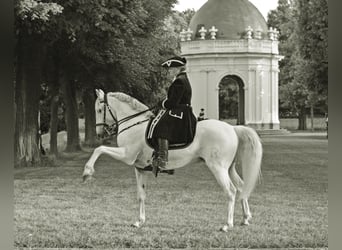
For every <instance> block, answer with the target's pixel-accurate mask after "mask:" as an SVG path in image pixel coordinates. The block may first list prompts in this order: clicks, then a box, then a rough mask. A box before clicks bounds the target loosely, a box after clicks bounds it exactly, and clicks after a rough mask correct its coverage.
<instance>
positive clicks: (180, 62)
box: [161, 56, 186, 68]
mask: <svg viewBox="0 0 342 250" xmlns="http://www.w3.org/2000/svg"><path fill="white" fill-rule="evenodd" d="M185 64H186V59H185V58H184V57H179V56H174V57H171V58H169V59H167V60H166V61H165V62H163V63H162V64H161V66H162V67H164V68H172V67H181V66H184V65H185Z"/></svg>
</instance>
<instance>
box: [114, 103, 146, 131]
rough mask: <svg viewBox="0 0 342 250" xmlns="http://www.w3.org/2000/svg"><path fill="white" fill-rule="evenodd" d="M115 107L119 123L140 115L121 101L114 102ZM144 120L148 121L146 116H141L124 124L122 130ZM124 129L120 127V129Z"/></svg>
mask: <svg viewBox="0 0 342 250" xmlns="http://www.w3.org/2000/svg"><path fill="white" fill-rule="evenodd" d="M114 105H115V106H114ZM113 107H115V112H116V117H117V119H118V121H120V120H122V119H124V118H127V117H129V116H131V115H135V114H137V113H139V111H137V110H134V109H133V108H132V107H131V106H130V105H129V104H128V103H125V102H121V101H119V100H115V101H113ZM143 119H146V117H145V115H139V116H137V117H134V118H132V119H129V120H127V121H126V122H124V124H123V125H122V128H123V127H127V126H129V125H132V124H134V123H137V122H138V121H141V120H143ZM122 128H121V127H120V129H122Z"/></svg>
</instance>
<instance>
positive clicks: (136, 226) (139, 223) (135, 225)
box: [132, 221, 142, 228]
mask: <svg viewBox="0 0 342 250" xmlns="http://www.w3.org/2000/svg"><path fill="white" fill-rule="evenodd" d="M141 225H142V223H141V222H140V221H136V222H135V223H133V224H132V227H135V228H140V227H141Z"/></svg>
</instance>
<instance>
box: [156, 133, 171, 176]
mask: <svg viewBox="0 0 342 250" xmlns="http://www.w3.org/2000/svg"><path fill="white" fill-rule="evenodd" d="M157 144H158V145H157V149H156V150H155V154H154V157H153V162H152V167H153V170H152V172H153V174H154V175H155V176H156V177H157V175H158V172H159V171H160V168H164V167H165V166H166V165H167V163H168V149H169V141H168V140H166V139H161V138H158V139H157Z"/></svg>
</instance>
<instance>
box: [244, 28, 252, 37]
mask: <svg viewBox="0 0 342 250" xmlns="http://www.w3.org/2000/svg"><path fill="white" fill-rule="evenodd" d="M252 32H253V29H252V27H251V26H248V27H247V28H246V35H245V38H246V39H252Z"/></svg>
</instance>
